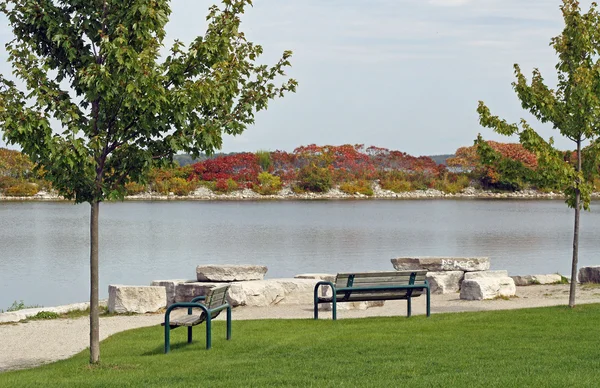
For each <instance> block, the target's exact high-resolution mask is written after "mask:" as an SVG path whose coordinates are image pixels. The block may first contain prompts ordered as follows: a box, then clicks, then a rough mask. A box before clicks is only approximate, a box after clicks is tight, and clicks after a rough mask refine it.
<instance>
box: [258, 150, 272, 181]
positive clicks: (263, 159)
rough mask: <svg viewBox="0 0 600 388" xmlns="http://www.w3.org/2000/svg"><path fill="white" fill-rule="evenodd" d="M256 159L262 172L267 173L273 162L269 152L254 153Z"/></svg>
mask: <svg viewBox="0 0 600 388" xmlns="http://www.w3.org/2000/svg"><path fill="white" fill-rule="evenodd" d="M256 159H257V161H258V165H259V166H260V168H262V170H263V171H269V170H270V169H271V167H272V166H273V162H272V161H271V153H270V152H269V151H256ZM259 179H260V175H259Z"/></svg>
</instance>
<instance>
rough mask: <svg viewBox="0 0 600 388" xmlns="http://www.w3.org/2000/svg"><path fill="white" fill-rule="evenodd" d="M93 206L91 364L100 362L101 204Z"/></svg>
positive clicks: (91, 217) (91, 232)
mask: <svg viewBox="0 0 600 388" xmlns="http://www.w3.org/2000/svg"><path fill="white" fill-rule="evenodd" d="M90 205H91V216H90V247H91V248H90V363H91V364H96V363H98V362H99V361H100V319H99V311H98V307H99V306H98V281H99V279H98V212H99V211H100V202H99V201H94V202H93V203H91V204H90Z"/></svg>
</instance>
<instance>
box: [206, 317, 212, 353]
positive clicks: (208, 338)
mask: <svg viewBox="0 0 600 388" xmlns="http://www.w3.org/2000/svg"><path fill="white" fill-rule="evenodd" d="M211 331H212V323H211V319H210V314H209V315H208V316H207V317H206V349H210V348H211V347H212V341H211V335H210V333H211Z"/></svg>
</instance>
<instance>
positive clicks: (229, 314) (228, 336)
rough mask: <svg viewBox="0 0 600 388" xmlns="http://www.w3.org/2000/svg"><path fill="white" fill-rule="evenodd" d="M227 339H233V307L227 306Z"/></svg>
mask: <svg viewBox="0 0 600 388" xmlns="http://www.w3.org/2000/svg"><path fill="white" fill-rule="evenodd" d="M227 339H228V340H230V339H231V307H227Z"/></svg>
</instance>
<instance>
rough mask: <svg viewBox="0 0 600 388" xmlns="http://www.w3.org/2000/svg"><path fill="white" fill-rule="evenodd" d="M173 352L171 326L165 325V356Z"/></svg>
mask: <svg viewBox="0 0 600 388" xmlns="http://www.w3.org/2000/svg"><path fill="white" fill-rule="evenodd" d="M169 350H171V329H170V328H169V325H165V354H167V353H169Z"/></svg>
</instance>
